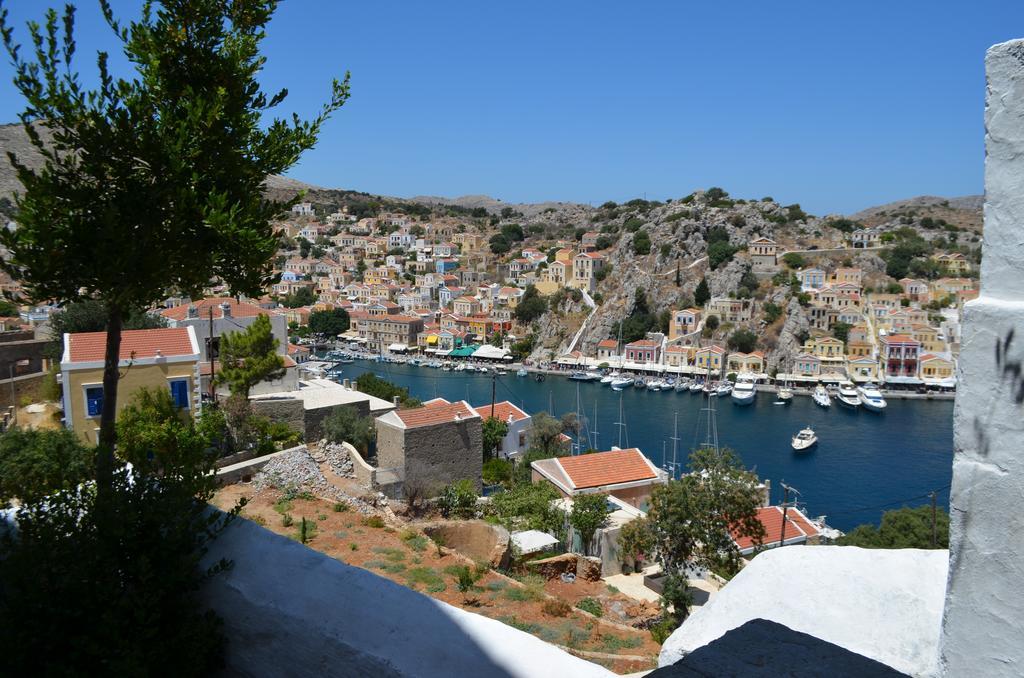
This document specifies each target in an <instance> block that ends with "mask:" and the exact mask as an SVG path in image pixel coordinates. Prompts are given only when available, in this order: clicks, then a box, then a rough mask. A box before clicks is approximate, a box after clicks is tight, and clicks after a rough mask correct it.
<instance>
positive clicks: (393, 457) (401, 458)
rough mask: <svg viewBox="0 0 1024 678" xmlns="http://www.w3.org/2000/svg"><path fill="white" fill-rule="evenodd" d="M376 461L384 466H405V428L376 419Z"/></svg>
mask: <svg viewBox="0 0 1024 678" xmlns="http://www.w3.org/2000/svg"><path fill="white" fill-rule="evenodd" d="M377 463H378V464H379V465H380V466H382V467H384V468H402V467H404V466H405V429H401V428H398V427H396V426H391V425H389V424H387V423H385V422H383V421H381V420H380V419H378V420H377Z"/></svg>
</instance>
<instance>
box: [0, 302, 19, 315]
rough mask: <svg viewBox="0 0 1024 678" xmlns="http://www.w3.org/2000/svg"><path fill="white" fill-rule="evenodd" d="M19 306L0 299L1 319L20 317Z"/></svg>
mask: <svg viewBox="0 0 1024 678" xmlns="http://www.w3.org/2000/svg"><path fill="white" fill-rule="evenodd" d="M18 313H19V309H18V305H17V304H15V303H14V302H12V301H10V300H8V299H0V318H16V317H18Z"/></svg>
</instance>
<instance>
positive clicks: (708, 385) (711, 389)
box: [701, 381, 718, 398]
mask: <svg viewBox="0 0 1024 678" xmlns="http://www.w3.org/2000/svg"><path fill="white" fill-rule="evenodd" d="M701 390H702V391H704V395H706V396H707V397H709V398H714V397H716V396H718V384H717V383H715V382H713V381H706V382H704V387H703V388H702V389H701Z"/></svg>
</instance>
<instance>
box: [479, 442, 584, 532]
mask: <svg viewBox="0 0 1024 678" xmlns="http://www.w3.org/2000/svg"><path fill="white" fill-rule="evenodd" d="M523 463H525V460H523V461H520V462H519V464H520V465H521V464H523ZM558 497H559V494H558V490H556V489H555V486H554V485H552V484H551V483H531V482H529V481H527V482H524V483H515V484H513V485H512V486H511V487H509V488H507V489H506V490H505V491H504V492H499V493H498V494H495V495H492V496H491V498H490V501H489V502H488V503H487V504H486V508H485V511H486V512H487V515H489V516H491V517H492V518H494V519H495V520H497V521H498V522H499V523H501V524H502V525H504V526H505V527H506V528H508V530H509V531H517V530H540V531H542V532H547V533H548V534H551V535H554V536H556V537H558V538H559V539H562V538H564V536H565V514H564V513H563V512H562V511H561V510H560V509H558V508H556V507H555V506H554V500H555V499H558Z"/></svg>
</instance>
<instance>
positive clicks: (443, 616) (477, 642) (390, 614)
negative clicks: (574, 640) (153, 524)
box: [204, 519, 615, 678]
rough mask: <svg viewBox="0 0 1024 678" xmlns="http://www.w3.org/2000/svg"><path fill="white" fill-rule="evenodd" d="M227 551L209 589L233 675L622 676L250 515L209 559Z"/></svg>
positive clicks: (228, 533) (233, 528) (207, 595)
mask: <svg viewBox="0 0 1024 678" xmlns="http://www.w3.org/2000/svg"><path fill="white" fill-rule="evenodd" d="M222 557H224V558H231V559H233V560H234V567H233V568H232V569H231V570H229V571H228V572H226V573H224V574H221V575H218V576H216V577H215V578H214V579H212V580H211V582H210V584H209V585H208V586H207V588H206V589H205V591H204V595H205V598H206V602H207V603H209V604H210V605H211V606H212V607H213V608H214V609H215V610H217V611H218V612H219V613H220V614H221V616H222V617H223V618H224V621H225V629H224V630H225V633H226V634H227V636H228V639H229V642H228V646H227V673H228V674H230V675H248V676H373V677H374V678H377V677H382V678H384V677H388V676H423V677H433V676H437V677H438V678H441V677H445V678H447V677H449V676H467V677H469V676H473V677H475V676H481V677H482V676H510V677H511V676H523V678H527V677H529V678H544V677H545V676H550V677H551V678H566V677H568V676H573V678H576V677H578V676H579V677H583V678H587V677H594V678H613V677H614V676H615V674H613V673H611V672H609V671H607V670H606V669H604V668H603V667H601V666H598V665H596V664H592V663H590V662H587V661H584V660H582V659H579V658H577V657H573V656H572V655H570V654H568V653H566V652H562V651H561V650H559V649H558V648H556V647H554V646H553V645H549V644H548V643H545V642H544V641H542V640H540V639H539V638H535V637H534V636H531V635H529V634H527V633H523V632H522V631H517V630H516V629H514V628H512V627H510V626H506V625H505V624H502V623H501V622H498V621H494V620H492V619H488V618H486V617H483V616H480V615H477V614H472V613H469V612H465V611H463V610H460V609H458V608H456V607H453V606H451V605H447V604H445V603H442V602H440V601H437V600H434V599H433V598H430V597H428V596H425V595H422V594H420V593H416V592H415V591H412V590H410V589H407V588H405V587H403V586H399V585H398V584H395V583H394V582H392V581H390V580H388V579H384V578H383V577H378V576H377V575H375V574H373V573H371V572H368V571H366V570H363V569H360V568H357V567H352V566H349V565H345V564H344V563H342V562H340V561H338V560H335V559H333V558H329V557H327V556H325V555H323V554H321V553H318V552H316V551H313V550H312V549H309V548H307V547H305V546H303V545H301V544H299V543H298V542H296V541H293V540H291V539H288V538H286V537H281V536H278V535H276V534H274V533H272V532H270V531H269V530H265V529H263V528H261V527H259V526H258V525H256V524H255V523H252V522H250V521H248V520H242V519H240V520H238V521H237V522H236V523H235V524H233V525H232V526H231V527H230V528H229V529H228V530H227V531H226V532H225V534H224V535H223V536H222V537H221V538H220V539H218V540H217V541H215V542H214V543H213V546H212V548H211V550H210V552H209V554H208V555H207V557H206V559H205V561H204V565H206V566H209V565H212V564H213V563H215V562H216V561H217V560H218V559H219V558H222Z"/></svg>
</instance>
